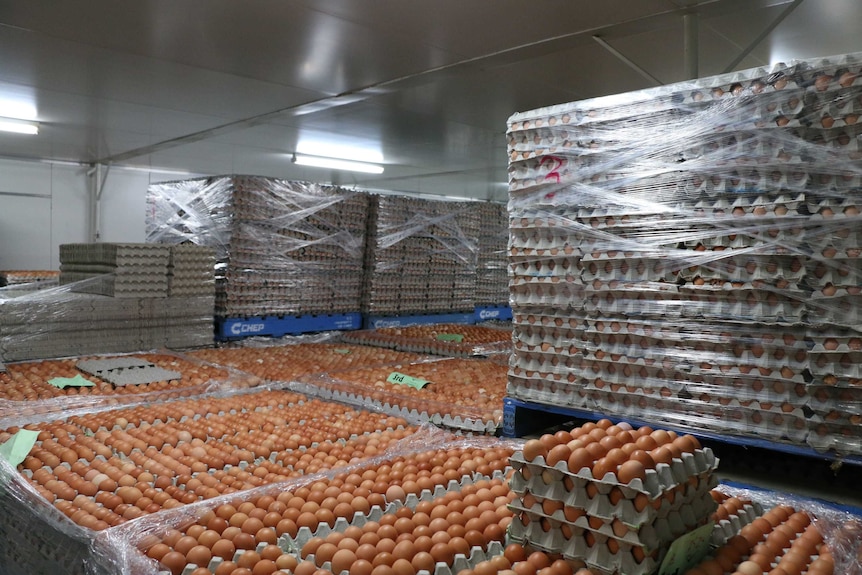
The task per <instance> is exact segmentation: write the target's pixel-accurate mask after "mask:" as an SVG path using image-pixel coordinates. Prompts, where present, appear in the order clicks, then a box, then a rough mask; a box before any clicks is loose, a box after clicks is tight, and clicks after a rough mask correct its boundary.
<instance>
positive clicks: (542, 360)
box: [507, 204, 589, 408]
mask: <svg viewBox="0 0 862 575" xmlns="http://www.w3.org/2000/svg"><path fill="white" fill-rule="evenodd" d="M578 241H579V239H578V237H577V235H576V234H573V233H572V230H571V226H570V225H569V221H568V218H567V217H566V212H565V209H553V208H545V207H536V206H526V207H524V208H523V209H522V208H519V207H516V206H514V205H513V204H510V240H509V300H510V303H511V305H512V315H513V317H512V322H513V351H512V356H511V359H510V364H509V377H508V384H507V394H508V395H509V396H510V397H515V398H519V399H524V400H528V401H534V402H538V403H548V404H553V405H567V406H572V407H580V408H584V407H589V405H588V403H589V402H588V399H587V397H586V395H585V393H584V390H583V389H582V386H581V385H580V379H579V378H578V377H576V376H575V375H574V374H573V368H574V366H577V365H580V363H581V359H582V358H581V352H582V349H581V343H582V340H583V325H584V312H583V283H582V281H581V278H580V269H579V261H580V257H581V251H580V248H579V247H578Z"/></svg>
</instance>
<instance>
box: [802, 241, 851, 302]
mask: <svg viewBox="0 0 862 575" xmlns="http://www.w3.org/2000/svg"><path fill="white" fill-rule="evenodd" d="M860 246H862V242H859V243H856V242H855V241H854V243H853V245H852V246H850V247H844V246H836V249H838V254H836V257H835V258H833V259H817V260H811V261H809V263H808V270H807V274H806V276H805V285H806V286H808V287H809V288H811V289H812V290H816V291H820V292H821V293H822V292H823V290H824V289H826V288H828V287H830V286H834V287H837V288H845V289H846V288H852V287H859V286H860V285H862V261H860V259H858V258H859V254H862V247H860ZM845 256H846V259H844V257H845Z"/></svg>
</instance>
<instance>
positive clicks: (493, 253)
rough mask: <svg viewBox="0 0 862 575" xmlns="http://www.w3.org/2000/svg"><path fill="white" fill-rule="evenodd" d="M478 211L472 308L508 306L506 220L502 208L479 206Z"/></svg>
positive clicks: (507, 225) (494, 205)
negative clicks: (473, 304) (476, 255)
mask: <svg viewBox="0 0 862 575" xmlns="http://www.w3.org/2000/svg"><path fill="white" fill-rule="evenodd" d="M477 207H478V211H479V259H478V265H477V266H476V298H475V299H476V304H477V305H499V304H507V303H509V274H508V271H507V270H508V265H509V260H508V253H507V251H506V250H507V245H508V242H509V216H508V213H507V211H506V206H504V205H503V204H496V203H491V202H483V203H481V204H479V205H478V206H477Z"/></svg>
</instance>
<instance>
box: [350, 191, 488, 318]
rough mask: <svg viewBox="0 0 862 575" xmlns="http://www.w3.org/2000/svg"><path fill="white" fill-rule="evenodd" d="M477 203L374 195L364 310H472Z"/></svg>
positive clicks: (391, 312) (387, 312)
mask: <svg viewBox="0 0 862 575" xmlns="http://www.w3.org/2000/svg"><path fill="white" fill-rule="evenodd" d="M477 205H478V204H475V203H471V202H448V201H435V200H426V199H421V198H410V197H403V196H372V198H371V204H370V210H369V225H368V238H367V242H366V249H365V279H364V289H363V302H362V311H363V312H365V313H368V314H372V315H401V314H403V315H407V314H422V313H451V312H454V311H471V312H472V311H473V308H474V298H475V290H476V269H477V268H476V266H477V258H478V251H479V246H478V236H479V229H480V227H479V226H480V224H479V221H480V220H479V213H478V211H477V210H476V206H477Z"/></svg>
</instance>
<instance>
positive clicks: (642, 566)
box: [509, 448, 718, 575]
mask: <svg viewBox="0 0 862 575" xmlns="http://www.w3.org/2000/svg"><path fill="white" fill-rule="evenodd" d="M510 464H511V465H512V467H513V468H514V469H515V472H514V473H513V475H512V479H511V481H510V488H511V489H512V491H514V492H515V493H517V494H518V498H517V499H515V501H514V502H513V503H512V504H511V506H510V507H511V509H512V511H513V512H514V513H515V517H514V519H513V520H512V525H511V527H510V530H509V535H510V538H511V539H512V540H514V541H517V542H520V543H525V544H529V545H530V546H531V547H535V548H538V549H542V550H544V551H547V552H550V553H560V554H562V555H563V557H565V558H567V559H572V560H581V561H584V562H585V563H586V564H587V566H588V567H590V568H593V569H596V570H598V571H600V572H601V573H626V574H630V575H644V574H646V573H652V572H654V571H655V570H656V569H657V568H658V566H659V565H660V564H661V561H662V559H663V557H664V553H665V552H666V551H667V548H668V547H669V545H670V543H672V542H673V541H674V540H675V539H676V538H678V537H680V536H681V535H683V534H685V533H687V532H689V531H691V530H693V529H696V528H697V527H699V526H701V525H705V524H706V523H707V522H709V521H710V518H709V516H710V514H712V513H713V512H714V511H715V509H716V507H717V506H716V504H715V502H714V501H713V499H712V496H711V494H710V490H712V489H713V488H714V487H715V486H716V485H717V484H718V480H717V478H716V477H715V475H714V474H713V472H714V471H715V469H716V468H717V466H718V459H717V458H716V457H715V455H714V454H713V453H712V451H711V450H710V449H709V448H704V449H699V450H696V451H695V452H694V453H683V454H682V455H681V456H680V458H676V459H673V460H672V461H671V463H670V464H665V463H660V464H658V465H657V466H656V468H655V469H649V470H647V474H646V477H645V479H643V480H641V479H639V478H635V479H632V480H631V481H629V482H628V483H627V484H623V483H621V482H620V481H619V479H618V478H617V476H616V474H615V473H611V472H609V473H607V474H606V475H605V476H604V477H601V478H594V477H593V476H592V473H591V472H590V470H589V469H588V468H584V469H581V470H580V471H578V472H577V473H572V472H571V471H570V470H569V469H568V465H567V463H566V462H565V461H559V462H557V463H556V465H554V466H549V465H547V464H546V462H545V458H544V457H543V456H539V457H537V458H536V459H535V460H533V461H526V460H525V459H524V454H523V452H520V451H519V452H516V453H515V454H513V456H512V457H511V458H510ZM527 494H532V495H533V496H534V497H535V499H536V501H537V503H535V504H534V505H533V506H532V507H531V508H527V507H526V506H525V504H524V497H525V496H526V495H527ZM548 511H552V512H551V513H548Z"/></svg>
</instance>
